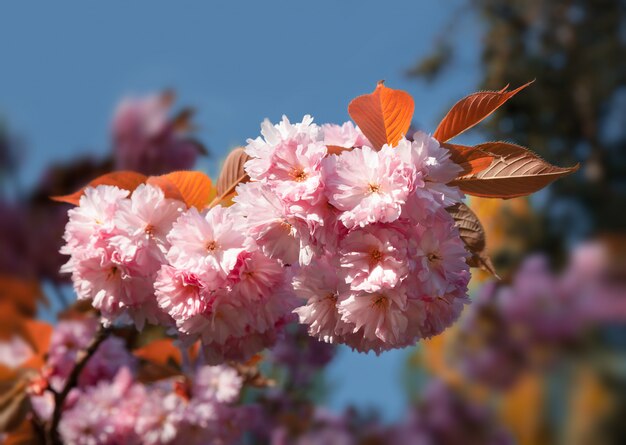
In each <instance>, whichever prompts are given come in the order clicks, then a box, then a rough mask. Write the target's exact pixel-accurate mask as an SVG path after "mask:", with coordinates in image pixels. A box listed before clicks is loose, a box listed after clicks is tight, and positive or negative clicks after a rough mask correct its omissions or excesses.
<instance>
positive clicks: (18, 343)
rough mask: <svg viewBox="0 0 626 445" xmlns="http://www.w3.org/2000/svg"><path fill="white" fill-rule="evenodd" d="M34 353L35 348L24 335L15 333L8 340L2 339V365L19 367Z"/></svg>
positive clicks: (0, 359)
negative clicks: (20, 335)
mask: <svg viewBox="0 0 626 445" xmlns="http://www.w3.org/2000/svg"><path fill="white" fill-rule="evenodd" d="M33 354H34V351H33V348H32V347H30V345H29V344H28V343H27V342H26V341H25V340H24V339H23V338H22V337H19V336H17V335H13V336H11V337H10V338H9V339H7V340H4V339H3V340H0V366H6V367H7V368H11V369H15V368H18V367H19V366H20V365H21V364H22V363H24V362H25V361H26V360H28V359H29V358H31V357H32V356H33Z"/></svg>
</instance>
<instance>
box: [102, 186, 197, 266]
mask: <svg viewBox="0 0 626 445" xmlns="http://www.w3.org/2000/svg"><path fill="white" fill-rule="evenodd" d="M183 210H185V205H184V204H183V203H182V202H180V201H177V200H174V199H167V198H165V196H164V194H163V191H162V190H161V189H160V188H158V187H153V186H151V185H145V184H141V185H140V186H139V187H137V189H136V190H135V191H134V192H133V194H132V195H131V197H130V199H127V200H124V201H122V202H121V203H120V207H119V209H118V210H117V212H116V214H115V225H116V226H117V228H118V229H119V230H120V231H121V232H122V233H121V234H120V235H118V236H116V237H115V238H114V239H113V240H112V242H113V244H114V245H116V246H117V247H118V248H119V249H120V251H121V252H122V254H123V255H127V256H130V257H133V258H134V257H136V252H137V250H139V249H142V248H145V249H147V250H149V251H150V254H149V256H150V257H156V259H157V261H160V262H163V254H165V253H166V252H167V250H168V249H169V243H168V242H167V239H166V237H167V234H168V233H169V231H170V230H171V228H172V225H173V224H174V222H175V221H176V219H177V218H178V217H179V216H180V214H181V212H182V211H183Z"/></svg>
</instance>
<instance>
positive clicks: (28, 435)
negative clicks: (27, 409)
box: [3, 419, 38, 445]
mask: <svg viewBox="0 0 626 445" xmlns="http://www.w3.org/2000/svg"><path fill="white" fill-rule="evenodd" d="M36 443H38V440H37V436H36V435H35V430H34V428H33V423H32V422H31V421H30V420H28V419H25V420H24V421H23V422H22V423H21V424H20V425H19V426H18V427H17V428H16V429H15V430H13V431H11V432H10V433H9V434H7V435H6V437H5V438H4V442H3V444H4V445H33V444H36Z"/></svg>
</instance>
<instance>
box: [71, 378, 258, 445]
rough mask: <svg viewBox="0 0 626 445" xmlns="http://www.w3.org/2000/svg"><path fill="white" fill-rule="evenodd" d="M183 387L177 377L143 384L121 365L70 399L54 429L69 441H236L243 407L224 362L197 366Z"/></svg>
mask: <svg viewBox="0 0 626 445" xmlns="http://www.w3.org/2000/svg"><path fill="white" fill-rule="evenodd" d="M183 386H186V389H185V390H181V389H180V388H181V384H180V383H178V382H177V381H161V382H158V383H156V384H153V385H145V384H142V383H140V382H138V381H137V380H135V378H134V376H133V374H132V373H131V372H130V370H129V369H128V368H121V369H120V371H119V372H118V373H117V374H116V375H115V376H114V378H113V379H112V380H101V381H100V382H99V383H98V384H97V385H94V386H90V387H88V388H86V389H84V390H82V391H80V392H78V393H77V394H75V395H74V396H73V397H72V400H71V403H70V404H69V406H68V407H67V408H66V409H65V410H64V412H63V416H62V419H61V423H60V425H59V432H60V434H61V437H62V439H63V441H64V443H73V444H110V443H124V444H151V445H157V444H158V445H161V444H163V445H164V444H178V443H185V444H189V445H193V444H198V445H200V444H206V443H220V444H230V443H238V440H239V439H240V436H241V433H242V431H244V426H245V425H246V419H248V418H249V415H248V413H247V411H248V408H246V407H242V406H236V405H234V402H236V401H237V399H238V398H239V393H240V390H241V387H242V380H241V378H240V377H239V376H238V374H237V373H236V372H235V371H234V370H233V369H232V368H228V367H226V366H216V367H211V366H202V367H199V368H198V369H197V370H196V371H195V374H194V375H193V378H192V379H191V380H189V382H188V383H185V384H183Z"/></svg>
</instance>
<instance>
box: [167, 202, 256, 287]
mask: <svg viewBox="0 0 626 445" xmlns="http://www.w3.org/2000/svg"><path fill="white" fill-rule="evenodd" d="M167 239H168V241H169V242H170V244H171V248H170V250H169V251H168V252H167V259H168V261H169V263H170V264H171V265H173V266H175V267H177V268H180V269H191V270H198V271H204V272H205V273H206V274H207V275H211V278H214V279H215V280H223V279H225V278H226V276H227V275H228V274H229V273H230V271H231V270H233V268H234V267H235V265H236V264H237V257H238V255H239V254H240V253H241V252H242V251H243V250H244V246H243V243H244V239H245V238H244V236H243V234H242V233H241V232H240V231H239V230H237V215H236V214H235V213H234V212H232V211H231V209H229V208H224V207H221V206H216V207H213V208H212V209H210V210H208V211H205V212H203V213H200V212H198V211H197V210H196V209H195V208H194V207H192V208H191V209H189V210H188V211H187V212H185V213H183V214H182V215H181V216H180V217H179V218H178V220H177V221H176V222H175V223H174V226H173V228H172V230H171V231H170V233H169V235H168V236H167ZM213 283H215V285H217V283H218V281H213V280H211V281H210V282H209V284H213Z"/></svg>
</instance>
